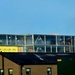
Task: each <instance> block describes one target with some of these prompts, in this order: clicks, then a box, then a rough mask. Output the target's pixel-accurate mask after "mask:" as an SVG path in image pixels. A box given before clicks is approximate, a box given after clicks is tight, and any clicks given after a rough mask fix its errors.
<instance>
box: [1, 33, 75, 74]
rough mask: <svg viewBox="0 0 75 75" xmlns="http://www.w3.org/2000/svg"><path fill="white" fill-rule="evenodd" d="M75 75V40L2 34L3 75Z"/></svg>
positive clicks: (69, 37)
mask: <svg viewBox="0 0 75 75" xmlns="http://www.w3.org/2000/svg"><path fill="white" fill-rule="evenodd" d="M16 74H18V75H68V74H70V75H75V36H69V35H40V34H32V35H31V34H28V35H10V34H0V75H16Z"/></svg>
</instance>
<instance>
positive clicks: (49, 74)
mask: <svg viewBox="0 0 75 75" xmlns="http://www.w3.org/2000/svg"><path fill="white" fill-rule="evenodd" d="M3 73H4V70H3V69H0V75H4V74H3ZM25 73H26V75H31V68H26V71H25ZM8 75H13V69H12V68H10V69H8ZM47 75H52V68H51V67H48V68H47Z"/></svg>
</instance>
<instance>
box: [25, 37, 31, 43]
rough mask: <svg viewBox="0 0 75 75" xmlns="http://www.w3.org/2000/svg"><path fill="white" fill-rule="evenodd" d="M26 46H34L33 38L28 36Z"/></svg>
mask: <svg viewBox="0 0 75 75" xmlns="http://www.w3.org/2000/svg"><path fill="white" fill-rule="evenodd" d="M26 44H32V36H26Z"/></svg>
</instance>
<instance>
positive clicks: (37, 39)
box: [0, 35, 75, 45]
mask: <svg viewBox="0 0 75 75" xmlns="http://www.w3.org/2000/svg"><path fill="white" fill-rule="evenodd" d="M74 38H75V37H74V36H52V35H51V36H50V35H49V36H48V35H47V36H45V37H44V36H43V35H34V37H32V35H29V36H26V37H25V38H24V36H15V35H8V36H6V35H0V44H1V45H6V44H8V45H24V44H25V43H26V44H27V45H28V44H33V43H34V44H47V45H74Z"/></svg>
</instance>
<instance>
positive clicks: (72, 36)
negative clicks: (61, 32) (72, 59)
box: [72, 36, 74, 45]
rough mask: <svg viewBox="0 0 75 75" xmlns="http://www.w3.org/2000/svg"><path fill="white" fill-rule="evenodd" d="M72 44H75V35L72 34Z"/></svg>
mask: <svg viewBox="0 0 75 75" xmlns="http://www.w3.org/2000/svg"><path fill="white" fill-rule="evenodd" d="M72 45H74V36H72Z"/></svg>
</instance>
